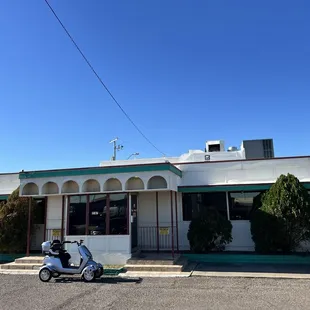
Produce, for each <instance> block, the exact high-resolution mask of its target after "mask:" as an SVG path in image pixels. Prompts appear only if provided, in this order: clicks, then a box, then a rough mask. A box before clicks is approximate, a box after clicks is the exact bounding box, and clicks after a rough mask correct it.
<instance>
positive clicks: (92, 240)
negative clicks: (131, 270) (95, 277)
mask: <svg viewBox="0 0 310 310" xmlns="http://www.w3.org/2000/svg"><path fill="white" fill-rule="evenodd" d="M130 238H131V237H130V236H129V235H115V236H66V237H65V240H67V241H79V240H84V244H85V245H86V246H87V247H88V249H89V250H90V251H91V253H92V254H93V258H94V260H95V261H96V262H98V263H101V264H104V265H105V264H109V265H123V264H125V263H126V262H127V260H128V259H129V258H130V257H131V239H130ZM66 248H67V250H68V251H69V253H70V254H71V257H72V259H71V260H72V262H74V263H76V264H78V263H79V257H80V256H79V253H78V249H77V245H76V244H68V245H66Z"/></svg>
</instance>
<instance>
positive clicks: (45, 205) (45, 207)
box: [43, 196, 48, 241]
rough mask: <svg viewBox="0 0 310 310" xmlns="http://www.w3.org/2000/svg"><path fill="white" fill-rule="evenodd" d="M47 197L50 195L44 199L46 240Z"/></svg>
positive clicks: (44, 236)
mask: <svg viewBox="0 0 310 310" xmlns="http://www.w3.org/2000/svg"><path fill="white" fill-rule="evenodd" d="M47 199H48V197H47V196H45V200H44V232H43V239H44V241H45V240H46V219H47Z"/></svg>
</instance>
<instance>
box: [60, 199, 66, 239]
mask: <svg viewBox="0 0 310 310" xmlns="http://www.w3.org/2000/svg"><path fill="white" fill-rule="evenodd" d="M64 216H65V196H62V205H61V232H60V239H61V242H62V241H63V240H64Z"/></svg>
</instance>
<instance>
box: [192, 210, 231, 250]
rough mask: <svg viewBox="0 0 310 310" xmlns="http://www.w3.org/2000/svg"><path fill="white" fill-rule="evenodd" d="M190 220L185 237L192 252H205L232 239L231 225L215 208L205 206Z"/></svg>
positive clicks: (219, 247)
mask: <svg viewBox="0 0 310 310" xmlns="http://www.w3.org/2000/svg"><path fill="white" fill-rule="evenodd" d="M204 210H205V211H204V212H203V213H201V214H200V216H199V218H195V219H193V220H192V221H191V223H190V225H189V229H188V233H187V238H188V240H189V244H190V247H191V251H193V252H194V253H207V252H210V251H212V250H215V249H221V248H223V247H225V245H226V244H227V243H230V242H231V241H232V236H231V231H232V225H231V223H230V221H229V220H227V219H226V218H224V217H223V216H222V215H220V213H219V212H218V211H217V210H216V209H215V208H205V209H204Z"/></svg>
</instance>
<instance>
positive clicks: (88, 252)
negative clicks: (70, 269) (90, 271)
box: [81, 245, 93, 259]
mask: <svg viewBox="0 0 310 310" xmlns="http://www.w3.org/2000/svg"><path fill="white" fill-rule="evenodd" d="M81 250H82V251H83V252H84V253H85V255H86V256H87V257H88V258H89V259H92V258H93V256H92V254H91V253H90V251H89V250H88V248H87V247H86V246H85V245H81Z"/></svg>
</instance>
